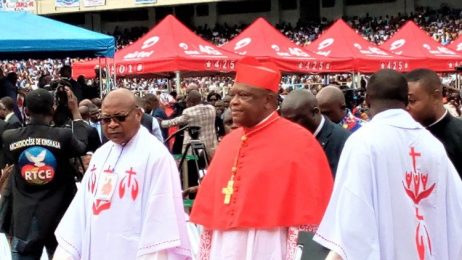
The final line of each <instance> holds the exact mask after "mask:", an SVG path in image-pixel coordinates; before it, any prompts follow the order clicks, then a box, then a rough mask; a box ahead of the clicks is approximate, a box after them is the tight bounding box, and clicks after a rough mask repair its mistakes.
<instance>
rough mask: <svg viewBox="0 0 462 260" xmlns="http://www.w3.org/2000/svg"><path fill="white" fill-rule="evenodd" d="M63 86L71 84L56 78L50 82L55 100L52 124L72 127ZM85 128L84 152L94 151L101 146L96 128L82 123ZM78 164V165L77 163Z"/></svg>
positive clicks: (69, 86)
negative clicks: (85, 144) (86, 138)
mask: <svg viewBox="0 0 462 260" xmlns="http://www.w3.org/2000/svg"><path fill="white" fill-rule="evenodd" d="M65 88H69V89H71V85H70V84H69V82H68V81H65V80H58V81H54V82H52V83H51V90H53V91H54V96H55V100H56V104H55V106H56V108H55V113H54V115H53V123H54V126H57V127H65V128H71V129H73V126H74V124H73V119H74V117H73V115H72V111H71V110H70V108H69V105H68V98H67V93H66V90H65ZM84 126H85V128H86V130H87V136H88V145H87V151H86V152H94V151H96V149H98V148H99V147H100V146H101V140H100V139H99V134H98V130H96V129H95V128H94V127H92V126H90V124H85V125H84ZM79 166H80V165H79Z"/></svg>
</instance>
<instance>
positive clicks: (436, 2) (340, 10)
mask: <svg viewBox="0 0 462 260" xmlns="http://www.w3.org/2000/svg"><path fill="white" fill-rule="evenodd" d="M443 3H445V4H447V5H449V6H450V7H452V8H462V0H396V1H395V2H392V3H383V4H371V5H350V6H344V5H343V1H342V0H336V5H335V6H334V7H332V8H322V7H321V17H326V18H328V19H337V18H340V17H341V16H343V15H346V16H364V15H365V14H366V13H369V15H371V16H385V15H387V14H388V15H397V14H398V13H402V14H404V13H410V12H413V11H414V10H415V7H417V6H426V7H427V6H428V7H432V8H434V9H438V8H439V7H441V5H442V4H443Z"/></svg>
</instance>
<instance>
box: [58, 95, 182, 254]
mask: <svg viewBox="0 0 462 260" xmlns="http://www.w3.org/2000/svg"><path fill="white" fill-rule="evenodd" d="M141 116H142V111H141V110H140V109H139V108H137V107H136V106H135V97H134V95H133V94H132V93H131V92H130V91H128V90H126V89H118V90H115V91H112V92H111V93H109V95H108V96H107V97H106V98H105V99H104V101H103V105H102V116H101V122H102V127H103V131H104V133H105V135H106V136H107V137H108V139H110V140H111V141H109V142H107V143H106V144H105V145H103V146H102V147H101V148H100V149H98V150H97V151H96V152H95V154H94V155H93V158H92V160H91V162H90V165H89V168H88V170H87V172H86V174H85V176H84V178H83V180H82V185H81V188H80V189H79V191H78V193H77V195H76V197H75V198H74V200H73V202H72V203H71V205H70V206H69V209H68V210H67V212H66V214H65V215H64V217H63V219H62V220H61V222H60V224H59V226H58V228H57V230H56V233H55V234H56V238H57V240H58V242H59V246H58V250H57V252H56V254H55V259H75V260H77V259H84V260H104V259H107V260H119V259H120V260H131V259H152V260H163V259H168V260H171V259H190V255H191V252H190V246H189V242H188V240H187V230H186V220H185V214H184V210H183V203H182V194H181V186H180V180H179V173H178V171H177V168H176V164H175V161H174V160H173V158H172V156H171V155H170V154H169V152H168V150H167V149H166V148H165V146H164V145H163V144H162V143H160V142H159V141H158V140H157V139H156V138H155V137H154V136H152V135H151V134H149V132H148V131H147V130H146V129H145V128H143V127H140V120H141Z"/></svg>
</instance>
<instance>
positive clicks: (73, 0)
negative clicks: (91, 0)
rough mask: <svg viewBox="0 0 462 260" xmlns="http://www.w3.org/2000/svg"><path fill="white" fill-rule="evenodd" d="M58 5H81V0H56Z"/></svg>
mask: <svg viewBox="0 0 462 260" xmlns="http://www.w3.org/2000/svg"><path fill="white" fill-rule="evenodd" d="M55 6H56V7H79V6H80V0H56V4H55Z"/></svg>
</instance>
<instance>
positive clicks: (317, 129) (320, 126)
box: [313, 116, 326, 137]
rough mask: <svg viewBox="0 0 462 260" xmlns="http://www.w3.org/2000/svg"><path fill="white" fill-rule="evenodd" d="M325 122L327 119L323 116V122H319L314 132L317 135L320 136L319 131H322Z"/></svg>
mask: <svg viewBox="0 0 462 260" xmlns="http://www.w3.org/2000/svg"><path fill="white" fill-rule="evenodd" d="M325 122H326V119H324V116H321V122H320V123H319V125H318V128H316V131H314V133H313V135H314V136H315V137H316V136H318V134H319V132H321V129H322V127H323V126H324V123H325Z"/></svg>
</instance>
